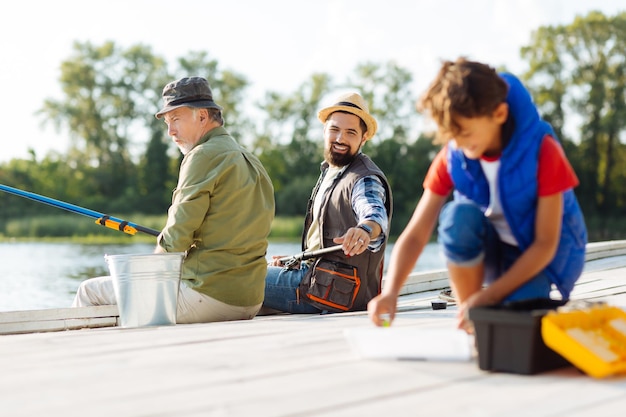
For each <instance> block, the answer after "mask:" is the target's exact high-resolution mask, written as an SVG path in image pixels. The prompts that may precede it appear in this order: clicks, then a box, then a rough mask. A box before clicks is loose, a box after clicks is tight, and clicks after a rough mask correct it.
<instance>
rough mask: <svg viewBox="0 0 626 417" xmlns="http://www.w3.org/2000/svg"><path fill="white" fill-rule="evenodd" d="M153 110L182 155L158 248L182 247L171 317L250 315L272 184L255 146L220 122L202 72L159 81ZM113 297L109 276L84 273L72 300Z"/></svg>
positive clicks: (259, 289)
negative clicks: (239, 139) (156, 107)
mask: <svg viewBox="0 0 626 417" xmlns="http://www.w3.org/2000/svg"><path fill="white" fill-rule="evenodd" d="M163 101H164V107H163V108H162V109H161V110H160V111H159V112H158V113H157V114H156V117H157V118H159V119H160V118H163V120H164V121H165V124H166V125H167V129H168V135H169V136H170V137H171V138H172V140H173V141H174V143H176V145H177V146H178V148H179V149H180V151H181V152H182V153H183V155H184V157H183V160H182V163H181V166H180V172H179V178H178V185H177V187H176V189H175V190H174V194H173V197H172V205H171V206H170V208H169V210H168V216H167V223H166V225H165V228H164V229H163V230H162V232H161V234H160V235H159V236H158V238H157V247H156V250H155V252H156V253H163V252H185V253H186V256H185V259H184V261H183V267H182V280H183V281H182V284H181V288H180V292H179V297H178V310H177V320H176V321H177V323H202V322H213V321H225V320H240V319H251V318H253V317H254V316H255V315H256V313H257V312H258V311H259V309H260V308H261V304H262V301H263V291H264V280H265V274H266V270H267V262H266V259H265V255H266V251H267V246H268V241H267V237H268V235H269V232H270V228H271V223H272V220H273V218H274V190H273V187H272V183H271V181H270V178H269V177H268V175H267V172H266V171H265V169H264V168H263V166H262V164H261V162H260V161H259V160H258V158H257V157H255V156H254V155H253V154H251V153H250V152H248V151H247V150H246V149H244V148H243V147H241V146H240V145H239V144H238V143H237V142H236V141H235V140H234V139H233V138H232V137H231V136H230V135H229V133H228V132H227V131H226V129H224V127H223V124H224V121H223V118H222V108H221V107H220V106H218V105H217V104H216V103H215V102H214V101H213V94H212V92H211V88H210V86H209V83H208V82H207V80H206V79H204V78H200V77H190V78H181V79H179V80H176V81H173V82H171V83H169V84H167V85H166V86H165V88H164V89H163ZM100 304H116V300H115V294H114V292H113V287H112V284H111V277H99V278H92V279H89V280H86V281H84V282H83V283H82V284H81V286H80V288H79V290H78V292H77V294H76V298H75V300H74V305H75V306H87V305H100Z"/></svg>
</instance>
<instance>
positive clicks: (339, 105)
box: [317, 93, 378, 140]
mask: <svg viewBox="0 0 626 417" xmlns="http://www.w3.org/2000/svg"><path fill="white" fill-rule="evenodd" d="M336 111H345V112H348V113H352V114H354V115H355V116H358V117H360V118H361V120H363V121H364V122H365V125H366V126H367V140H370V139H371V138H373V137H374V135H375V134H376V130H377V129H378V123H376V119H374V117H373V116H372V115H371V114H370V110H369V108H368V107H367V103H366V102H365V100H364V99H363V97H361V96H360V95H359V94H358V93H346V94H343V95H341V96H339V97H337V99H336V100H335V104H333V105H332V106H329V107H325V108H323V109H322V110H320V111H319V112H318V113H317V118H318V119H319V120H320V121H321V122H322V123H326V120H328V116H330V115H331V114H332V113H334V112H336Z"/></svg>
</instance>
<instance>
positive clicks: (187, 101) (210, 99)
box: [167, 96, 213, 106]
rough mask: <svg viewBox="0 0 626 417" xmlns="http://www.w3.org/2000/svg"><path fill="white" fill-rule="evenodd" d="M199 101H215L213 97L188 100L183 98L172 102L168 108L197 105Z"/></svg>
mask: <svg viewBox="0 0 626 417" xmlns="http://www.w3.org/2000/svg"><path fill="white" fill-rule="evenodd" d="M198 101H213V98H212V97H206V96H204V97H198V98H192V99H190V98H188V97H183V98H179V99H178V100H172V101H170V102H169V103H168V104H167V105H168V106H177V105H179V104H184V103H195V102H198Z"/></svg>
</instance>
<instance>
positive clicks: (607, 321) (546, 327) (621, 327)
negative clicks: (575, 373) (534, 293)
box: [541, 305, 626, 378]
mask: <svg viewBox="0 0 626 417" xmlns="http://www.w3.org/2000/svg"><path fill="white" fill-rule="evenodd" d="M541 335H542V337H543V341H544V343H545V344H546V346H548V347H549V348H551V349H552V350H554V351H555V352H557V353H559V354H560V355H561V356H563V357H564V358H565V359H567V360H568V361H570V362H571V363H572V364H573V365H574V366H576V367H577V368H579V369H580V370H582V371H583V372H585V373H586V374H588V375H590V376H592V377H594V378H604V377H606V376H610V375H616V374H624V373H626V312H624V311H623V310H621V309H619V308H617V307H611V306H606V305H604V306H596V307H591V308H588V309H581V310H573V311H559V310H557V311H553V312H550V313H548V314H546V315H545V316H544V317H543V318H542V319H541Z"/></svg>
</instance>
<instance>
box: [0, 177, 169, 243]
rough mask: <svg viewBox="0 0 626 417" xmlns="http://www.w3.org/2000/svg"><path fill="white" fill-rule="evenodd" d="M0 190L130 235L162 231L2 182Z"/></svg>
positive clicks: (151, 233) (152, 233) (157, 233)
mask: <svg viewBox="0 0 626 417" xmlns="http://www.w3.org/2000/svg"><path fill="white" fill-rule="evenodd" d="M0 191H5V192H7V193H9V194H14V195H17V196H20V197H24V198H28V199H30V200H34V201H37V202H39V203H44V204H48V205H50V206H53V207H56V208H60V209H63V210H67V211H71V212H72V213H76V214H82V215H83V216H87V217H91V218H93V219H96V224H99V225H101V226H104V227H108V228H109V229H114V230H119V231H120V232H124V233H127V234H129V235H134V234H135V233H137V232H142V233H146V234H148V235H152V236H158V235H159V233H160V232H159V231H158V230H154V229H150V228H148V227H143V226H139V225H138V224H135V223H132V222H129V221H126V220H122V219H118V218H117V217H113V216H109V215H108V214H103V213H98V212H97V211H93V210H89V209H86V208H83V207H79V206H75V205H74V204H70V203H65V202H63V201H59V200H55V199H54V198H50V197H44V196H42V195H39V194H35V193H31V192H29V191H22V190H18V189H17V188H13V187H9V186H6V185H2V184H0Z"/></svg>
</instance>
